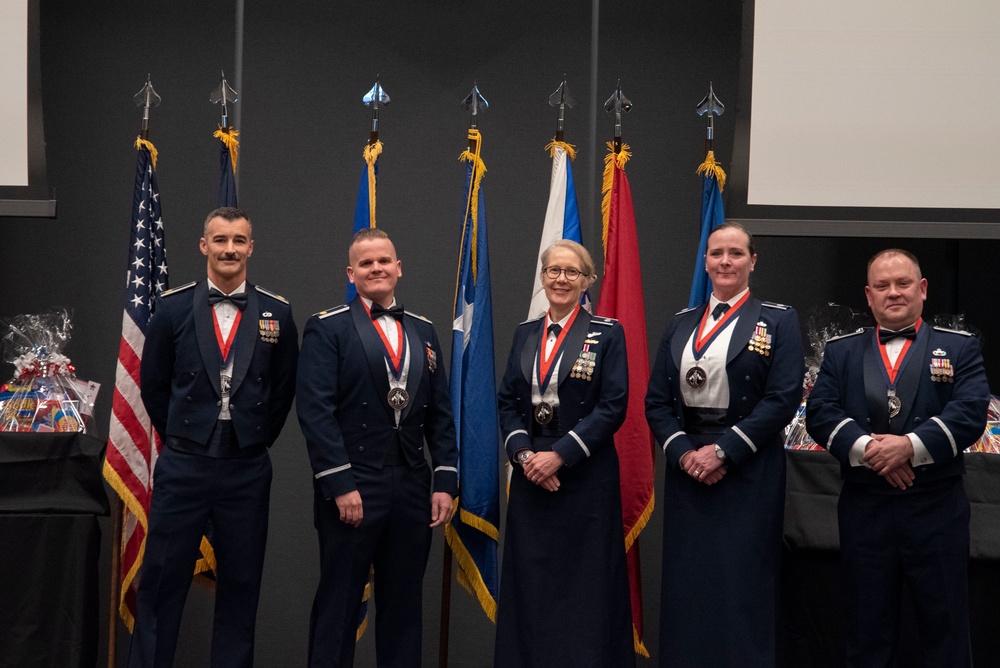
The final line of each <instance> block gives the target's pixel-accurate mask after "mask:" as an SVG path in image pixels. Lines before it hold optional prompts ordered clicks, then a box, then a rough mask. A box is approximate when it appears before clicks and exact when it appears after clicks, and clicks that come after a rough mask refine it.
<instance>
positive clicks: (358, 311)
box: [351, 297, 396, 423]
mask: <svg viewBox="0 0 1000 668" xmlns="http://www.w3.org/2000/svg"><path fill="white" fill-rule="evenodd" d="M351 317H352V318H353V319H354V329H355V330H356V331H357V333H358V338H360V339H361V346H362V347H363V348H364V350H365V357H366V358H367V359H368V369H369V371H371V375H372V381H374V383H375V393H376V394H377V395H378V401H379V403H380V404H381V405H382V408H383V410H385V411H386V413H387V414H388V416H389V419H390V421H391V422H393V423H395V421H396V415H395V411H393V410H392V408H391V407H390V406H389V399H388V397H389V376H388V373H389V372H388V371H386V368H385V344H384V343H382V337H380V336H379V335H378V331H377V330H376V329H375V325H374V324H372V319H371V316H370V315H368V311H366V310H365V305H364V303H362V301H361V297H355V298H354V301H352V302H351Z"/></svg>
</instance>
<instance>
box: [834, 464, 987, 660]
mask: <svg viewBox="0 0 1000 668" xmlns="http://www.w3.org/2000/svg"><path fill="white" fill-rule="evenodd" d="M838 516H839V522H840V543H841V545H840V552H841V559H842V562H843V566H844V580H845V583H846V585H847V586H846V596H847V624H846V635H847V665H848V666H852V667H858V668H862V667H863V668H880V667H883V666H884V667H888V666H894V665H896V645H897V640H898V627H899V608H900V596H901V593H902V587H903V586H904V585H905V586H906V587H908V588H909V590H910V593H911V594H912V599H913V604H914V609H915V612H916V620H917V629H918V633H919V636H920V640H921V645H922V647H923V652H922V655H923V657H924V666H926V667H927V668H932V667H933V668H950V667H955V668H964V667H966V666H971V665H972V660H971V656H970V647H969V588H968V574H969V500H968V498H967V497H966V495H965V487H964V486H963V484H962V479H961V478H949V479H947V480H944V481H941V482H939V483H937V484H935V485H934V486H933V487H931V488H930V489H927V490H920V491H917V490H913V491H908V492H906V493H905V494H892V493H890V494H878V493H872V492H871V486H870V485H866V484H861V483H851V482H846V483H844V487H843V490H842V491H841V494H840V501H839V504H838Z"/></svg>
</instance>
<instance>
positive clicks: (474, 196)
mask: <svg viewBox="0 0 1000 668" xmlns="http://www.w3.org/2000/svg"><path fill="white" fill-rule="evenodd" d="M473 142H475V150H476V152H475V153H472V152H470V151H468V150H466V151H462V155H460V156H458V159H459V160H460V161H465V162H471V163H472V183H470V184H469V196H468V198H467V199H466V203H465V220H466V221H469V220H470V217H471V220H472V258H471V260H472V280H473V281H476V280H477V278H478V276H477V273H478V267H479V265H478V263H477V262H476V260H477V256H478V248H477V244H476V241H477V240H478V233H479V184H480V182H481V181H482V180H483V175H484V174H486V165H485V164H484V163H483V160H482V158H480V157H479V153H480V149H481V148H482V145H483V142H482V135H480V134H479V130H476V129H474V128H469V143H470V144H472V143H473ZM464 234H465V233H464V231H463V236H464ZM462 247H463V248H464V247H465V239H464V238H463V239H462Z"/></svg>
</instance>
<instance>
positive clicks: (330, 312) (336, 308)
mask: <svg viewBox="0 0 1000 668" xmlns="http://www.w3.org/2000/svg"><path fill="white" fill-rule="evenodd" d="M350 308H351V307H350V306H348V305H347V304H343V305H341V306H334V307H333V308H328V309H326V310H325V311H320V312H319V313H313V315H314V316H316V317H317V318H319V319H320V320H323V319H324V318H329V317H330V316H331V315H337V314H338V313H343V312H344V311H348V310H350Z"/></svg>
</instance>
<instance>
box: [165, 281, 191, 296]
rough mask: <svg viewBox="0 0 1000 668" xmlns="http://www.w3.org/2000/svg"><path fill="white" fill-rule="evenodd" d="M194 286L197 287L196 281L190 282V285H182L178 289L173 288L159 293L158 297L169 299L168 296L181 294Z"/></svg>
mask: <svg viewBox="0 0 1000 668" xmlns="http://www.w3.org/2000/svg"><path fill="white" fill-rule="evenodd" d="M196 285H198V281H191V282H190V283H185V284H184V285H182V286H180V287H178V288H173V289H171V290H166V291H164V292H161V293H160V296H161V297H169V296H170V295H174V294H177V293H178V292H182V291H184V290H187V289H188V288H193V287H194V286H196Z"/></svg>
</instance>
